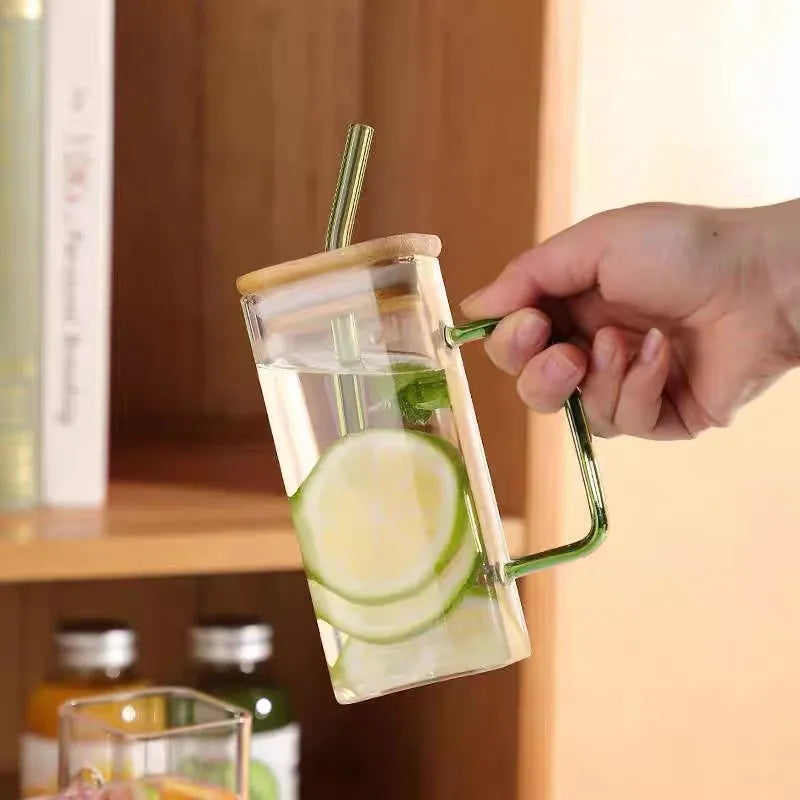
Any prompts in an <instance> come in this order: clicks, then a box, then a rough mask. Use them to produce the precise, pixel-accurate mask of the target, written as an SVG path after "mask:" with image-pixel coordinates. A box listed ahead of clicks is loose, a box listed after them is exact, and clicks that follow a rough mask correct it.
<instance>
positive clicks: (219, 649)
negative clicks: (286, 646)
mask: <svg viewBox="0 0 800 800" xmlns="http://www.w3.org/2000/svg"><path fill="white" fill-rule="evenodd" d="M191 640H192V657H193V658H194V660H195V661H199V662H204V663H206V664H216V665H226V664H228V665H229V664H257V663H259V662H261V661H266V660H267V659H268V658H269V657H270V656H271V655H272V628H271V627H270V626H269V625H267V624H266V623H264V622H262V621H260V620H258V619H255V618H252V617H215V618H213V619H204V620H200V621H198V623H197V624H196V625H195V626H194V627H193V628H192V636H191Z"/></svg>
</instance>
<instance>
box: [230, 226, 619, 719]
mask: <svg viewBox="0 0 800 800" xmlns="http://www.w3.org/2000/svg"><path fill="white" fill-rule="evenodd" d="M440 249H441V243H440V241H439V239H438V238H437V237H435V236H425V235H418V234H413V235H404V236H391V237H387V238H384V239H377V240H374V241H370V242H362V243H359V244H355V245H351V246H348V247H343V248H340V249H337V250H330V251H327V252H324V253H319V254H316V255H312V256H309V257H307V258H303V259H299V260H297V261H291V262H287V263H284V264H280V265H277V266H274V267H266V268H264V269H260V270H257V271H255V272H251V273H249V274H247V275H244V276H241V277H240V278H239V279H238V281H237V287H238V289H239V291H240V293H241V294H242V301H241V302H242V307H243V310H244V317H245V323H246V326H247V331H248V335H249V338H250V342H251V345H252V349H253V355H254V358H255V362H256V367H257V370H258V375H259V380H260V384H261V390H262V393H263V395H264V403H265V405H266V409H267V415H268V417H269V422H270V427H271V429H272V435H273V439H274V442H275V447H276V450H277V455H278V460H279V462H280V468H281V473H282V476H283V481H284V484H285V488H286V493H287V495H288V496H289V499H290V505H291V510H292V518H293V522H294V526H295V529H296V531H297V534H298V538H299V543H300V549H301V552H302V557H303V563H304V567H305V571H306V576H307V578H308V585H309V589H310V592H311V599H312V601H313V605H314V610H315V613H316V617H317V621H318V625H319V630H320V636H321V639H322V644H323V649H324V652H325V657H326V660H327V663H328V667H329V670H330V676H331V682H332V684H333V689H334V693H335V695H336V699H337V700H338V701H339V702H340V703H352V702H357V701H359V700H364V699H367V698H370V697H376V696H379V695H382V694H386V693H388V692H392V691H397V690H400V689H405V688H410V687H413V686H419V685H422V684H427V683H432V682H434V681H439V680H443V679H446V678H452V677H456V676H459V675H467V674H471V673H477V672H483V671H486V670H491V669H496V668H499V667H503V666H507V665H509V664H512V663H514V662H516V661H519V660H521V659H524V658H526V657H528V656H529V655H530V652H531V650H530V641H529V638H528V633H527V630H526V627H525V620H524V617H523V613H522V607H521V603H520V598H519V594H518V591H517V588H516V585H515V583H514V581H515V579H516V578H518V577H520V576H521V575H525V574H527V573H529V572H532V571H534V570H538V569H541V568H544V567H548V566H552V565H554V564H557V563H559V562H562V561H565V560H568V559H571V558H574V557H576V556H579V555H583V554H585V553H588V552H590V551H591V550H593V549H594V548H595V547H596V546H597V545H598V544H599V543H600V541H601V540H602V538H603V536H604V534H605V530H606V517H605V509H604V505H603V498H602V492H601V488H600V483H599V479H598V475H597V470H596V467H595V464H594V459H593V456H592V450H591V438H590V434H589V431H588V427H587V424H586V420H585V417H584V415H583V411H582V408H581V404H580V398H579V396H578V395H577V394H576V395H574V396H573V397H572V398H571V399H570V401H569V403H568V404H567V407H566V408H567V413H568V417H569V420H570V427H571V430H572V434H573V440H574V442H575V445H576V448H577V450H578V455H579V460H580V464H581V470H582V476H583V479H584V483H585V485H586V491H587V496H588V498H589V505H590V511H591V514H592V527H591V530H590V532H589V534H587V536H585V537H584V538H583V539H582V540H580V541H578V542H574V543H572V544H568V545H564V546H562V547H558V548H554V549H552V550H548V551H546V552H543V553H538V554H535V555H531V556H526V557H524V558H519V559H512V558H510V557H509V554H508V550H507V546H506V542H505V539H504V536H503V529H502V524H501V520H500V514H499V511H498V508H497V503H496V500H495V496H494V491H493V488H492V484H491V480H490V477H489V471H488V467H487V464H486V459H485V456H484V452H483V445H482V442H481V439H480V434H479V432H478V427H477V423H476V419H475V413H474V410H473V406H472V400H471V398H470V394H469V389H468V387H467V383H466V376H465V373H464V368H463V364H462V360H461V356H460V353H459V350H458V346H459V345H460V344H463V343H464V342H466V341H471V340H475V339H479V338H482V337H483V336H485V335H487V333H488V332H490V331H491V330H492V329H493V327H494V326H495V325H496V323H497V320H484V321H482V322H477V323H470V324H467V325H464V326H460V327H455V326H453V322H452V318H451V314H450V309H449V305H448V302H447V296H446V294H445V289H444V284H443V282H442V276H441V271H440V268H439V262H438V255H439V252H440Z"/></svg>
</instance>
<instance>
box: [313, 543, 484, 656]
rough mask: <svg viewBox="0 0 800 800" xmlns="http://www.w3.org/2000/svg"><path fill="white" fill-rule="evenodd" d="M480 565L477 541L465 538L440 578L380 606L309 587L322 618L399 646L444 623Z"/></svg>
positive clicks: (349, 631)
mask: <svg viewBox="0 0 800 800" xmlns="http://www.w3.org/2000/svg"><path fill="white" fill-rule="evenodd" d="M478 562H479V551H478V546H477V544H476V542H475V540H474V539H473V538H472V536H464V537H463V538H462V541H461V545H460V546H459V548H458V550H457V551H456V553H455V555H454V556H453V558H452V560H451V561H450V562H449V563H448V564H447V565H446V566H445V568H444V569H443V570H442V572H441V573H440V574H439V575H438V576H436V577H435V578H433V579H432V580H430V581H429V582H428V583H426V584H425V585H424V586H422V587H421V588H420V589H418V590H417V591H416V592H415V593H414V594H410V595H408V596H406V597H403V598H401V599H400V600H393V601H391V602H388V603H382V604H380V605H374V604H373V605H362V604H359V603H354V602H352V601H351V600H347V599H345V598H344V597H341V596H340V595H337V594H335V593H334V592H332V591H330V590H329V589H326V588H325V587H324V586H322V585H321V584H319V583H317V582H316V581H313V580H310V581H309V582H308V585H309V588H310V590H311V599H312V600H313V602H314V609H315V610H316V613H317V617H318V618H320V619H322V620H324V621H325V622H327V623H329V624H330V625H332V626H333V627H334V628H338V629H339V630H340V631H342V632H344V633H347V634H350V635H351V636H357V637H358V638H359V639H363V640H364V641H367V642H396V641H399V640H402V639H406V638H408V637H409V636H413V635H414V634H416V633H418V632H419V631H422V630H424V629H425V628H429V627H430V626H431V625H433V624H435V623H436V622H437V621H438V620H440V619H441V618H442V617H443V616H444V615H445V614H446V613H447V611H448V610H449V609H450V608H451V607H452V606H453V604H454V603H455V602H456V601H457V600H458V598H459V597H460V596H461V594H462V593H463V592H464V590H465V589H466V588H467V586H468V585H470V584H471V583H472V581H473V578H474V576H475V570H476V568H477V565H478Z"/></svg>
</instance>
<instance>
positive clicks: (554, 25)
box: [517, 0, 588, 800]
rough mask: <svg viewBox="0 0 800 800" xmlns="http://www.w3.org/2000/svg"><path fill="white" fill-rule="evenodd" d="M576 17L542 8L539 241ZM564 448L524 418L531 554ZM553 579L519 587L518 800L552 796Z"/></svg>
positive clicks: (556, 526)
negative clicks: (527, 650) (524, 616)
mask: <svg viewBox="0 0 800 800" xmlns="http://www.w3.org/2000/svg"><path fill="white" fill-rule="evenodd" d="M579 11H580V9H579V4H578V3H576V2H572V0H567V2H562V0H547V2H545V3H544V40H543V49H542V70H543V71H542V96H541V101H540V108H541V119H540V125H539V131H538V134H539V153H540V162H539V170H538V181H537V183H538V196H539V202H538V206H537V213H536V234H537V236H536V238H537V240H539V241H541V240H543V239H546V238H547V237H549V236H552V235H553V234H555V233H557V232H558V231H559V230H562V229H563V228H565V227H567V225H569V223H570V210H571V201H572V190H571V187H572V182H571V179H572V175H573V171H574V164H573V157H574V152H573V149H574V148H573V140H574V132H575V107H576V102H577V97H578V82H577V68H578V57H579V52H578V47H579V43H580V14H579ZM567 448H570V450H571V445H569V444H568V434H567V431H566V425H565V422H564V419H563V416H561V415H559V416H549V417H546V416H542V415H538V414H533V413H531V414H529V415H528V454H527V468H526V475H527V486H528V504H527V514H526V520H527V524H528V536H529V541H530V549H531V551H533V552H538V551H541V550H544V549H547V548H549V547H554V546H556V545H558V544H562V543H563V542H564V541H565V537H566V535H567V534H566V532H565V525H564V509H563V496H564V474H565V472H564V459H565V458H569V459H571V458H573V456H572V453H571V452H566V449H567ZM570 474H572V473H570ZM573 479H574V476H573ZM578 492H579V490H575V491H572V492H571V494H570V496H571V497H574V498H576V502H580V497H579V496H578ZM587 525H588V522H587ZM587 530H588V528H587ZM570 534H571V536H572V538H577V536H578V534H577V532H575V531H570ZM556 580H557V576H556V574H555V572H554V571H552V570H546V571H544V572H540V573H537V574H535V575H532V576H530V577H528V578H527V579H524V580H523V581H522V582H521V586H520V588H521V591H522V597H523V601H524V603H525V607H526V609H527V611H528V625H529V629H530V631H531V644H532V647H533V657H532V658H530V659H528V661H526V662H524V663H523V664H521V665H520V701H519V705H520V709H521V713H520V715H519V733H518V760H517V776H518V791H517V797H518V798H520V800H522V799H523V798H524V800H551V798H552V793H553V736H554V726H553V720H554V697H555V693H554V686H555V682H556V680H557V678H558V676H557V674H556V672H555V646H556V630H557V616H556V614H557V608H556V603H555V588H556Z"/></svg>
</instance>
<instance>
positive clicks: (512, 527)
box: [0, 482, 524, 583]
mask: <svg viewBox="0 0 800 800" xmlns="http://www.w3.org/2000/svg"><path fill="white" fill-rule="evenodd" d="M505 528H506V536H507V537H508V542H509V547H510V548H511V550H512V552H520V551H521V550H522V543H523V535H524V530H523V525H522V523H521V521H519V520H506V522H505ZM300 567H301V562H300V552H299V549H298V547H297V542H296V540H295V535H294V531H293V529H292V524H291V520H290V517H289V509H288V505H287V503H286V500H285V498H283V497H275V496H270V495H265V494H263V493H256V492H242V491H230V490H224V489H206V488H194V487H185V486H173V485H163V484H148V483H127V482H126V483H113V484H112V485H111V489H110V492H109V502H108V505H107V506H106V507H105V508H103V509H98V510H90V511H87V510H66V509H58V510H56V509H37V510H34V511H26V512H19V513H14V514H4V515H0V583H23V582H28V581H49V580H85V579H101V578H122V577H158V576H165V575H200V574H221V573H231V572H279V571H285V570H295V569H300Z"/></svg>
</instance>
